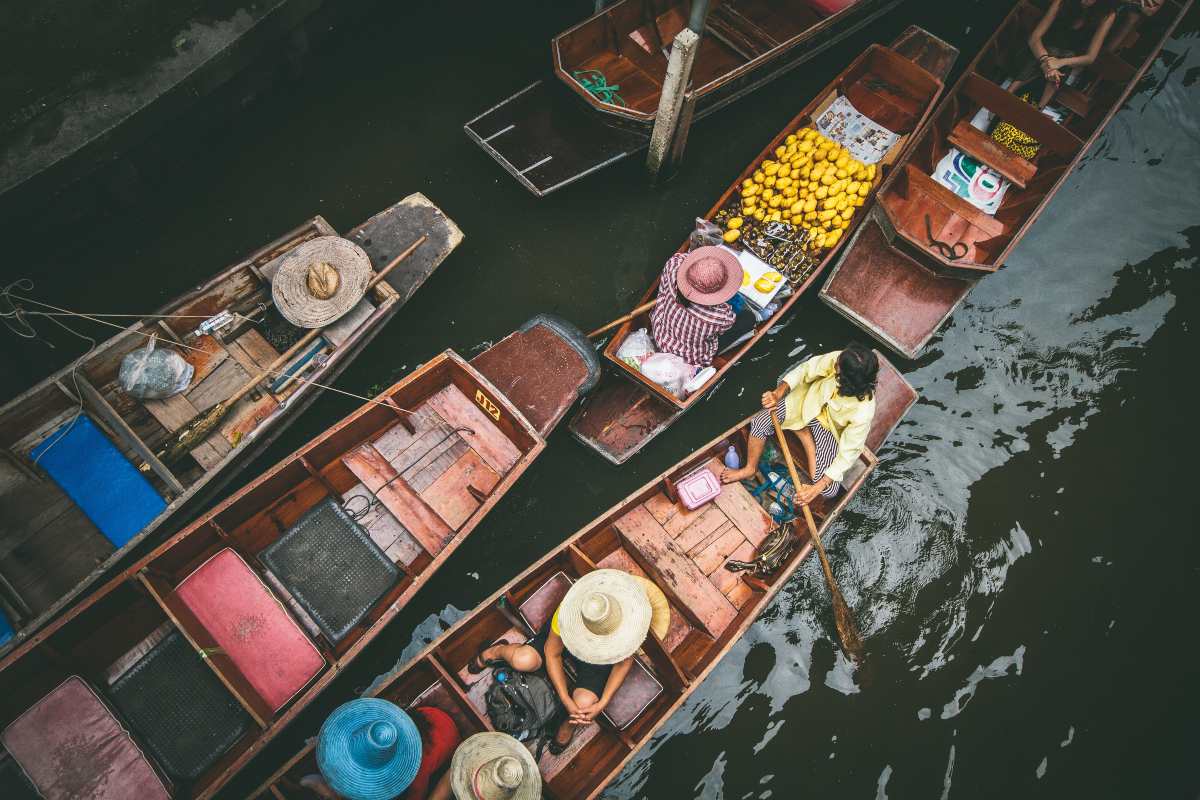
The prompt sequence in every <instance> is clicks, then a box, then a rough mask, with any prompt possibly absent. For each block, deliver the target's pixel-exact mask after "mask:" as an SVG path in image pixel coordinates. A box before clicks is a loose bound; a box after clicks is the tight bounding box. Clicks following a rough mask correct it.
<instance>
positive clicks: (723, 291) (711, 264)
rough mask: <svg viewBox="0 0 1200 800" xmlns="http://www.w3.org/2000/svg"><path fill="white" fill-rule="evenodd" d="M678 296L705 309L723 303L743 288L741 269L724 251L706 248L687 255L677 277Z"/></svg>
mask: <svg viewBox="0 0 1200 800" xmlns="http://www.w3.org/2000/svg"><path fill="white" fill-rule="evenodd" d="M675 284H676V285H677V286H678V287H679V293H680V294H681V295H683V296H684V297H686V298H687V299H688V300H691V301H692V302H693V303H699V304H700V305H702V306H715V305H717V304H719V303H724V302H725V301H726V300H728V299H729V298H731V297H733V296H734V295H735V294H737V292H738V289H740V288H741V286H742V265H741V263H739V262H738V260H737V256H735V255H734V254H733V253H731V252H729V251H728V250H726V249H725V248H723V247H716V246H715V245H706V246H705V247H697V248H696V249H695V250H693V251H691V252H690V253H688V254H687V255H686V256H685V257H684V259H683V263H682V264H680V265H679V270H678V271H677V272H676V273H675Z"/></svg>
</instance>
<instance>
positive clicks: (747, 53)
mask: <svg viewBox="0 0 1200 800" xmlns="http://www.w3.org/2000/svg"><path fill="white" fill-rule="evenodd" d="M704 29H705V30H706V31H708V32H709V33H710V34H711V35H712V36H713V37H714V38H716V39H718V40H719V41H721V42H722V43H724V44H725V45H726V46H728V47H729V48H730V49H732V50H733V51H734V52H736V53H738V54H739V55H741V56H742V57H744V58H745V59H746V60H747V61H749V60H752V59H755V58H758V57H759V56H761V55H763V54H765V53H769V52H770V51H771V50H773V49H775V48H776V47H778V46H779V41H778V40H777V39H776V38H775V37H774V36H772V35H771V34H769V33H768V32H767V31H765V30H763V29H762V28H760V27H759V26H758V25H756V24H754V22H753V21H752V20H750V19H749V18H747V17H745V16H743V15H742V14H741V13H740V12H739V11H738V10H737V8H735V7H734V6H732V5H731V4H729V3H722V4H720V5H718V6H717V7H716V8H714V9H712V10H711V11H710V12H709V14H708V17H707V19H706V20H705V22H704Z"/></svg>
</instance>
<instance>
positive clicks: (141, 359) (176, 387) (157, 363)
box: [117, 336, 196, 400]
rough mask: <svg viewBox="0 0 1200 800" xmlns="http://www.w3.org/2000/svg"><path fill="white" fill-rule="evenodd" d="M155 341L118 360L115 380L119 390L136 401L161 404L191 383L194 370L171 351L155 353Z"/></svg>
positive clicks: (151, 339) (153, 338)
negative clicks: (157, 401) (163, 400)
mask: <svg viewBox="0 0 1200 800" xmlns="http://www.w3.org/2000/svg"><path fill="white" fill-rule="evenodd" d="M157 341H158V340H157V339H156V338H155V337H153V336H152V337H150V341H149V342H148V343H147V344H146V346H145V347H143V348H142V349H140V350H134V351H133V352H131V353H128V354H126V356H125V357H124V358H123V359H121V369H120V370H119V371H118V373H117V380H118V382H119V383H120V384H121V388H122V389H124V390H125V392H126V393H127V394H129V395H130V396H131V397H136V398H137V399H139V400H161V399H162V398H164V397H170V396H171V395H173V394H179V393H180V392H182V391H183V390H184V389H186V388H187V387H188V384H190V383H191V382H192V373H194V372H195V371H196V369H195V367H193V366H192V365H191V364H189V363H188V362H186V361H184V360H183V356H181V355H179V353H176V352H175V351H174V350H167V349H164V350H156V349H155V347H154V345H155V343H156V342H157Z"/></svg>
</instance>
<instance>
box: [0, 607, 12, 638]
mask: <svg viewBox="0 0 1200 800" xmlns="http://www.w3.org/2000/svg"><path fill="white" fill-rule="evenodd" d="M12 637H13V629H12V625H11V624H10V623H9V621H8V617H6V616H4V612H3V611H0V645H3V644H4V643H5V642H7V641H8V640H9V639H11V638H12Z"/></svg>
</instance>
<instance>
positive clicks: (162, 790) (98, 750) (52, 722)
mask: <svg viewBox="0 0 1200 800" xmlns="http://www.w3.org/2000/svg"><path fill="white" fill-rule="evenodd" d="M0 741H2V742H3V744H4V749H5V750H7V751H8V752H9V753H10V754H11V755H12V757H13V759H14V760H15V761H16V762H17V763H18V764H19V765H20V766H21V769H22V771H23V772H24V773H25V775H26V776H27V777H28V778H29V780H30V782H32V783H33V785H34V788H36V789H37V791H38V793H39V794H40V795H41V796H42V797H90V798H93V799H94V800H126V798H130V797H137V798H146V800H156V799H157V798H162V800H166V798H168V797H169V796H170V792H169V790H168V788H167V786H166V785H165V784H164V783H163V781H162V779H161V778H160V777H159V776H158V773H156V772H155V770H154V767H153V766H152V765H151V763H150V761H149V760H148V759H147V758H146V756H145V754H144V753H143V752H142V751H141V749H140V748H139V747H138V746H137V744H136V743H135V742H134V741H133V738H132V737H131V736H130V735H129V732H128V731H126V730H125V729H124V728H123V727H122V725H121V723H120V722H119V721H118V720H117V718H116V717H115V716H114V715H113V713H112V712H111V711H109V709H108V707H107V706H106V705H105V704H104V701H102V700H101V699H100V697H99V696H97V695H96V693H95V692H94V691H92V689H91V687H89V686H88V685H87V684H86V683H85V682H84V681H83V679H82V678H80V677H79V676H77V675H72V676H71V677H69V678H67V679H66V680H65V681H64V682H63V683H61V684H59V686H58V687H56V688H55V689H54V690H52V691H51V692H50V693H49V694H47V695H46V696H45V697H43V698H41V699H40V700H38V701H37V702H36V703H34V705H33V706H32V707H31V708H29V710H27V711H26V712H25V713H23V714H22V715H21V716H20V717H18V718H17V719H16V720H14V721H13V722H12V723H11V724H9V725H8V727H6V728H5V729H4V732H3V734H2V735H0Z"/></svg>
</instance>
